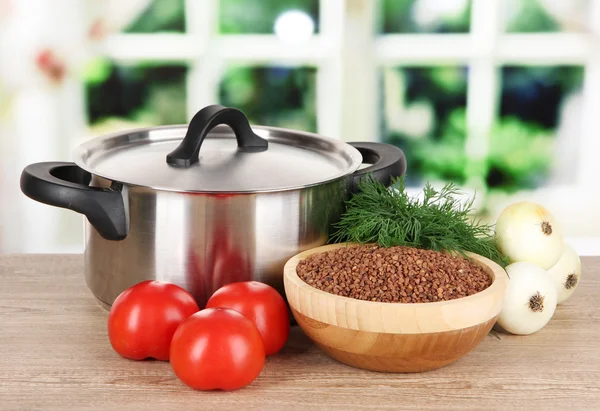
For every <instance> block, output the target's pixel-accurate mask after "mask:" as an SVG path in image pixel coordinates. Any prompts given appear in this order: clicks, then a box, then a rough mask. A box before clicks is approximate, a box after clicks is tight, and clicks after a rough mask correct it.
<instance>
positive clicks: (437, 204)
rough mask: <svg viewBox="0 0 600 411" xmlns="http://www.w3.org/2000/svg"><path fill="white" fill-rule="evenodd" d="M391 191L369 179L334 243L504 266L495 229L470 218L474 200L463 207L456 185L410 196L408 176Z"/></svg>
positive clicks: (339, 225)
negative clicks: (467, 257)
mask: <svg viewBox="0 0 600 411" xmlns="http://www.w3.org/2000/svg"><path fill="white" fill-rule="evenodd" d="M392 186H393V187H394V189H390V188H388V187H386V186H384V185H383V184H381V183H380V182H378V181H377V180H375V179H374V178H372V177H371V176H368V177H366V178H365V179H363V180H362V181H361V182H360V183H359V185H358V192H357V193H356V194H354V195H353V196H352V197H351V198H350V199H349V200H348V201H347V204H346V205H347V208H346V211H345V213H344V214H343V215H342V217H341V219H340V221H339V222H338V223H337V224H335V226H334V229H335V230H336V231H335V232H334V233H333V235H332V236H331V237H330V242H334V243H339V242H357V243H361V244H364V243H377V244H379V245H380V246H382V247H392V246H408V247H415V248H423V249H429V250H436V251H454V252H458V253H460V254H463V255H464V253H465V251H470V252H473V253H476V254H479V255H482V256H484V257H487V258H489V259H491V260H492V261H495V262H496V263H498V264H500V265H501V266H503V267H505V266H506V265H507V264H508V260H507V259H506V258H505V257H503V256H502V254H501V253H500V252H499V251H498V250H497V249H496V247H495V245H494V241H493V234H492V226H490V225H487V224H481V221H480V220H479V219H473V218H471V214H472V206H473V202H474V201H475V197H473V198H471V199H469V200H468V201H466V202H463V203H462V204H461V201H460V200H459V199H457V198H456V196H458V195H460V194H461V192H460V190H459V189H458V187H456V186H455V185H454V184H452V183H448V184H446V185H444V187H443V188H441V189H440V190H439V191H438V190H436V189H435V188H433V187H432V186H431V185H430V184H429V183H427V184H426V185H425V188H424V189H423V199H422V201H420V200H419V199H418V198H412V197H410V196H409V195H408V194H407V193H406V190H405V188H406V187H405V184H404V177H400V178H396V179H393V181H392Z"/></svg>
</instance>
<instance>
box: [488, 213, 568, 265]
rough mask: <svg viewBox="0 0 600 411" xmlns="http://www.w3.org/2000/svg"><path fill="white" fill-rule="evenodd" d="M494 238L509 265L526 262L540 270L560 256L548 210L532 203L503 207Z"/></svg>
mask: <svg viewBox="0 0 600 411" xmlns="http://www.w3.org/2000/svg"><path fill="white" fill-rule="evenodd" d="M494 239H495V242H496V247H497V248H498V251H500V252H501V253H502V254H503V255H504V256H506V257H508V258H509V259H510V262H511V263H515V262H521V261H527V262H530V263H533V264H535V265H537V266H539V267H541V268H543V269H544V270H548V269H550V268H552V267H553V266H554V265H555V264H556V263H557V262H558V259H559V258H560V256H561V255H562V253H563V245H564V242H563V235H562V229H561V227H560V225H559V224H558V222H557V221H556V219H555V218H554V216H552V214H550V212H548V210H546V209H545V208H544V207H542V206H541V205H539V204H536V203H532V202H527V201H522V202H518V203H514V204H511V205H509V206H508V207H506V208H505V209H504V210H503V211H502V213H500V215H499V216H498V219H497V221H496V227H495V232H494Z"/></svg>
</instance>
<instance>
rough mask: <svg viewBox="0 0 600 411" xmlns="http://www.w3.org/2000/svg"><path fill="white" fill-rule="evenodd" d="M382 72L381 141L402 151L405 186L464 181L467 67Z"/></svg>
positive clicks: (404, 69) (402, 69)
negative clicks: (396, 146)
mask: <svg viewBox="0 0 600 411" xmlns="http://www.w3.org/2000/svg"><path fill="white" fill-rule="evenodd" d="M382 74H383V87H384V93H383V95H384V96H385V97H384V103H383V104H384V107H383V124H384V138H383V140H384V141H385V142H388V143H391V144H395V145H398V146H399V147H400V148H402V150H404V152H405V154H406V157H407V158H408V159H409V161H408V169H407V175H406V181H407V183H409V184H420V183H422V182H423V181H424V180H445V181H454V182H456V183H462V182H463V181H464V180H465V175H464V173H465V171H464V164H465V153H464V140H465V132H464V130H465V105H466V99H467V70H466V68H464V67H452V66H448V67H431V68H393V69H384V70H383V73H382Z"/></svg>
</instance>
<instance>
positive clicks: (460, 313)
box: [283, 244, 508, 372]
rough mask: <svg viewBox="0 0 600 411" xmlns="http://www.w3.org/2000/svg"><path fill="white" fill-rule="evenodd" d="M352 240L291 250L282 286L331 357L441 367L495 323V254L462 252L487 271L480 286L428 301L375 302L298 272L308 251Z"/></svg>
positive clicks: (363, 364) (392, 368)
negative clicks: (333, 290) (323, 286)
mask: <svg viewBox="0 0 600 411" xmlns="http://www.w3.org/2000/svg"><path fill="white" fill-rule="evenodd" d="M356 245H357V244H348V245H346V244H332V245H326V246H322V247H317V248H314V249H311V250H307V251H305V252H302V253H300V254H298V255H296V256H294V257H292V258H291V259H290V260H289V261H288V262H287V263H286V265H285V267H284V275H283V280H284V287H285V293H286V297H287V300H288V302H289V304H290V308H291V310H292V313H293V315H294V317H295V319H296V321H297V322H298V325H299V326H300V327H301V328H302V330H303V331H304V333H305V334H306V335H307V336H308V337H309V338H310V339H311V340H313V342H314V343H315V344H316V345H317V346H318V347H319V348H321V349H322V350H323V351H325V352H326V353H327V354H328V355H329V356H330V357H332V358H334V359H336V360H338V361H340V362H342V363H344V364H347V365H351V366H353V367H357V368H362V369H367V370H373V371H383V372H421V371H428V370H433V369H436V368H441V367H444V366H446V365H448V364H450V363H453V362H454V361H456V360H458V359H459V358H461V357H462V356H463V355H465V354H467V353H468V352H469V351H471V350H472V349H473V348H475V347H476V346H477V344H479V343H480V342H481V340H482V339H483V338H484V337H485V336H486V335H487V334H488V333H489V331H490V329H491V328H492V326H493V325H494V323H495V322H496V318H497V317H498V314H499V313H500V310H501V308H502V300H503V298H504V293H505V290H506V286H507V284H508V276H507V274H506V271H504V269H502V267H500V266H499V265H498V264H496V263H494V262H493V261H491V260H489V259H487V258H484V257H482V256H480V255H477V254H468V256H469V258H471V259H472V261H473V262H475V263H476V264H478V265H480V266H481V267H483V269H484V270H485V271H486V272H487V273H488V274H489V275H490V277H492V280H493V282H492V284H491V285H490V286H489V287H488V288H486V289H485V290H483V291H481V292H479V293H477V294H474V295H471V296H468V297H464V298H459V299H455V300H450V301H439V302H433V303H412V304H402V303H381V302H372V301H363V300H358V299H355V298H349V297H341V296H338V295H335V294H330V293H328V292H325V291H321V290H318V289H316V288H314V287H312V286H310V285H308V284H307V283H305V282H304V281H302V280H301V279H300V277H298V275H297V274H296V266H297V265H298V262H299V261H301V260H303V259H304V258H306V257H308V256H309V255H311V254H315V253H322V252H325V251H330V250H334V249H337V248H341V247H352V246H356Z"/></svg>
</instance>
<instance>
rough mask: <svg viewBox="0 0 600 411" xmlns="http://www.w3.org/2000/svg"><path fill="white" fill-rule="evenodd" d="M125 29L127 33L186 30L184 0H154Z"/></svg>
mask: <svg viewBox="0 0 600 411" xmlns="http://www.w3.org/2000/svg"><path fill="white" fill-rule="evenodd" d="M124 31H125V32H126V33H156V32H161V31H162V32H184V31H185V12H184V5H183V0H152V2H151V3H150V5H149V6H148V7H147V8H146V9H145V10H144V11H143V12H142V13H141V14H140V15H139V16H138V17H137V18H136V19H135V20H134V21H133V22H132V23H131V24H130V25H129V26H128V27H127V28H126V29H125V30H124Z"/></svg>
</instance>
